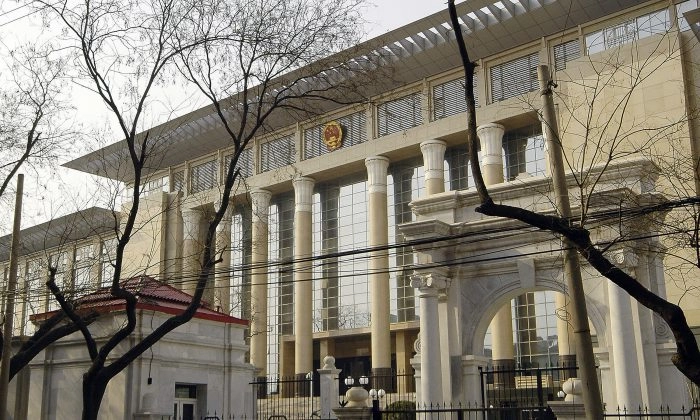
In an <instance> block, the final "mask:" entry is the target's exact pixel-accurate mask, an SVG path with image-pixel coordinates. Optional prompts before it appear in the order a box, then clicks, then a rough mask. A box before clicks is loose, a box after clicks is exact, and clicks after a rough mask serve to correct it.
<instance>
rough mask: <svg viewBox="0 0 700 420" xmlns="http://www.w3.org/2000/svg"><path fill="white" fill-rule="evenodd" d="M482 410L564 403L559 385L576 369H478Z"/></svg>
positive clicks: (573, 374)
mask: <svg viewBox="0 0 700 420" xmlns="http://www.w3.org/2000/svg"><path fill="white" fill-rule="evenodd" d="M479 371H480V374H481V403H482V406H483V407H490V408H505V409H512V408H518V407H546V406H547V402H548V401H561V400H563V394H562V393H560V391H562V384H563V383H564V382H565V381H566V380H567V379H568V378H570V377H572V376H576V368H575V367H570V366H569V367H545V368H523V369H507V370H505V369H500V370H499V369H493V368H486V369H482V368H480V369H479Z"/></svg>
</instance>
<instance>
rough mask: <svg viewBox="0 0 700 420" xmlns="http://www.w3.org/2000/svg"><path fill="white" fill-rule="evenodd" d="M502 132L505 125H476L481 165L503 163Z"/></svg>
mask: <svg viewBox="0 0 700 420" xmlns="http://www.w3.org/2000/svg"><path fill="white" fill-rule="evenodd" d="M504 133H505V127H504V126H502V125H501V124H496V123H489V124H482V125H480V126H479V127H477V129H476V134H477V136H478V137H479V141H480V143H481V156H482V164H483V165H503V151H502V150H503V134H504Z"/></svg>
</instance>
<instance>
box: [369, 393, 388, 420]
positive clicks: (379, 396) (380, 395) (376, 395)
mask: <svg viewBox="0 0 700 420" xmlns="http://www.w3.org/2000/svg"><path fill="white" fill-rule="evenodd" d="M385 395H386V391H384V390H383V389H374V388H372V389H370V390H369V396H370V398H372V413H373V418H379V400H380V399H382V398H384V396H385Z"/></svg>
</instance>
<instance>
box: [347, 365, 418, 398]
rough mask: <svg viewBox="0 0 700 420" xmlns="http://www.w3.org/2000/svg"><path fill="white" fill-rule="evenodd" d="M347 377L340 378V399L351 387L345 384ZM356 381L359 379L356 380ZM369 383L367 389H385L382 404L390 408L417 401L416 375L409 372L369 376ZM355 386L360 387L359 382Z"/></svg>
mask: <svg viewBox="0 0 700 420" xmlns="http://www.w3.org/2000/svg"><path fill="white" fill-rule="evenodd" d="M346 378H347V376H339V377H338V383H339V386H338V390H339V391H340V392H339V394H340V395H339V398H341V399H342V398H343V396H344V395H345V392H346V391H347V390H348V388H349V386H348V385H346V384H345V379H346ZM355 379H356V380H357V379H358V378H355ZM367 379H368V383H367V385H366V387H365V388H367V390H369V389H377V390H379V389H383V390H384V392H385V395H384V397H382V404H383V405H385V406H388V405H390V404H392V403H396V402H399V401H404V402H413V403H415V401H416V382H415V378H414V373H413V371H411V372H410V373H408V372H394V371H392V372H388V373H387V374H371V375H368V376H367ZM354 385H355V386H359V385H360V384H359V382H357V381H355V383H354Z"/></svg>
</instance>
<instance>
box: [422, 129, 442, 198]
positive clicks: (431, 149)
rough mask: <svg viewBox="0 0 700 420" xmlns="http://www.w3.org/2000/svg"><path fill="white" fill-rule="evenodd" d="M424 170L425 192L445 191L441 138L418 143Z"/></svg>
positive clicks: (428, 193)
mask: <svg viewBox="0 0 700 420" xmlns="http://www.w3.org/2000/svg"><path fill="white" fill-rule="evenodd" d="M420 150H421V152H422V153H423V168H424V171H425V193H426V194H427V195H432V194H439V193H441V192H444V191H445V150H447V143H445V142H444V141H442V140H427V141H424V142H422V143H421V144H420Z"/></svg>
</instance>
